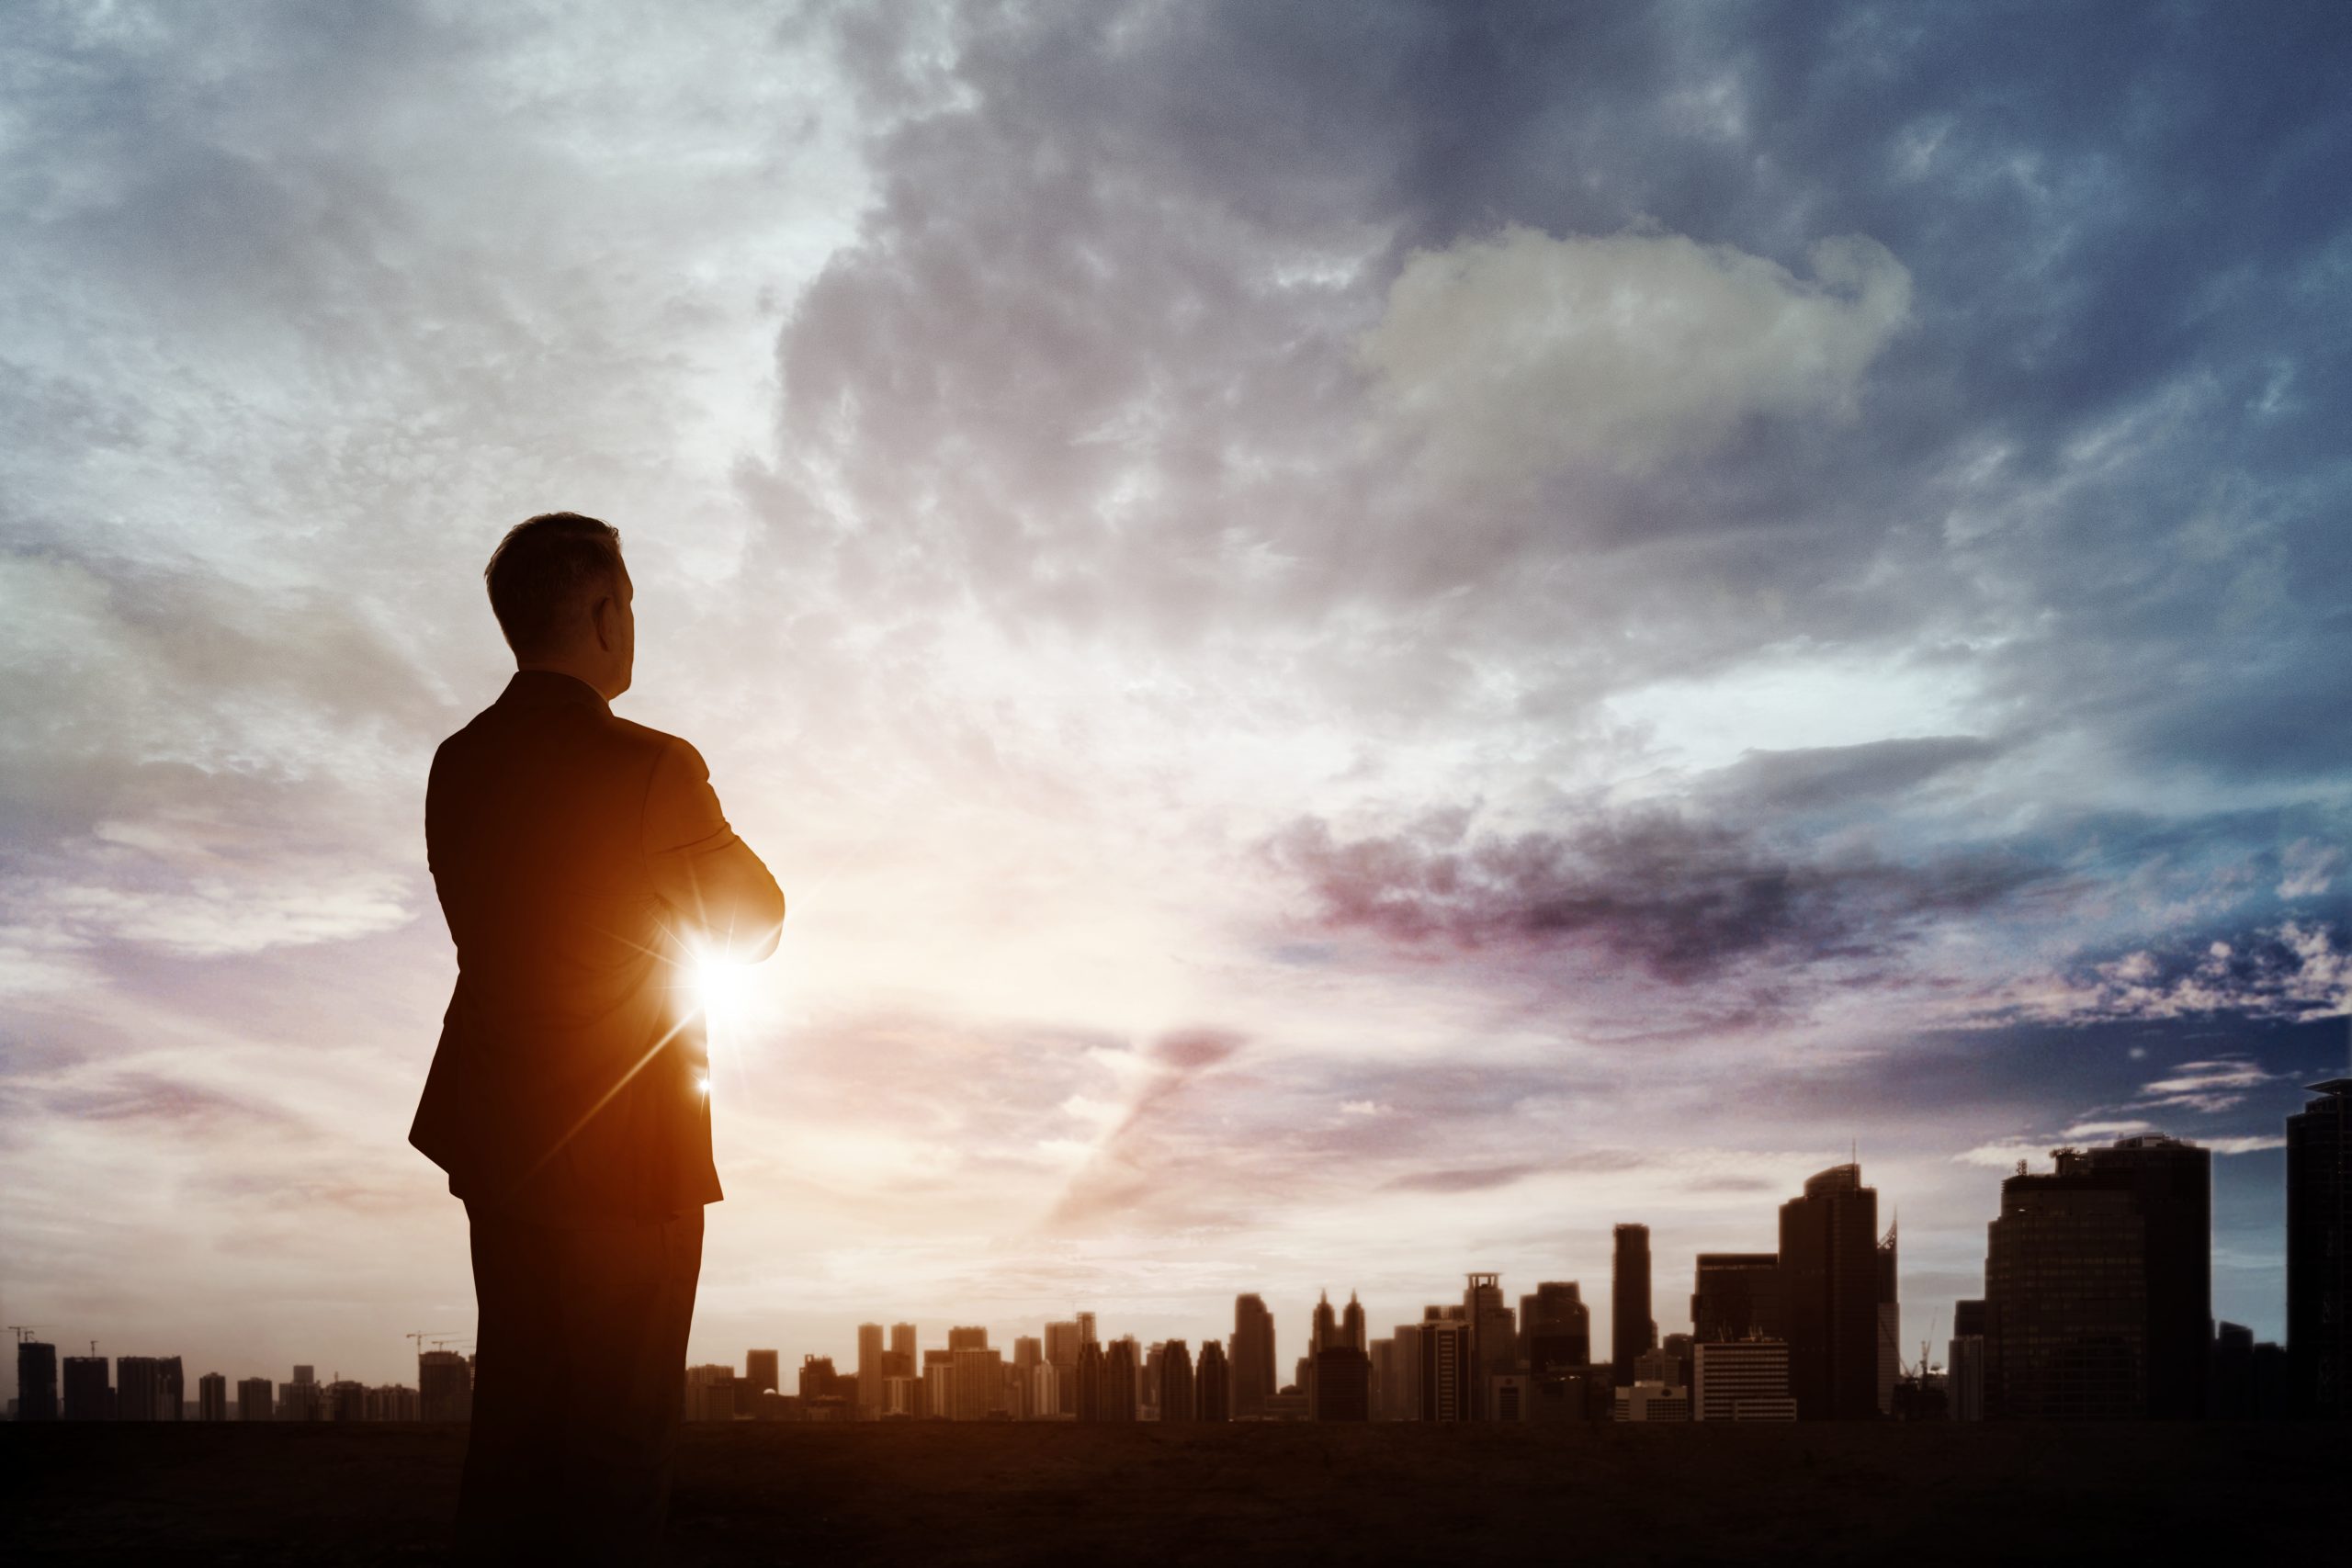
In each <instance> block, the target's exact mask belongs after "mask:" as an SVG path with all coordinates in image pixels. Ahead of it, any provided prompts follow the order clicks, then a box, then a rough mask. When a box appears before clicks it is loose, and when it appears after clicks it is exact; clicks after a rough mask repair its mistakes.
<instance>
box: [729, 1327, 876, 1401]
mask: <svg viewBox="0 0 2352 1568" xmlns="http://www.w3.org/2000/svg"><path fill="white" fill-rule="evenodd" d="M866 1326H867V1327H869V1328H870V1327H873V1325H871V1324H868V1325H866ZM857 1337H858V1340H859V1345H858V1354H859V1359H860V1366H859V1372H860V1376H859V1379H858V1400H859V1403H861V1404H863V1403H864V1402H865V1377H864V1375H863V1374H864V1371H865V1368H864V1357H865V1343H864V1341H865V1329H864V1328H861V1329H859V1330H858V1331H857ZM874 1337H875V1339H876V1345H877V1348H876V1351H875V1356H876V1359H877V1360H878V1359H880V1356H881V1351H880V1349H879V1348H878V1346H879V1342H880V1340H881V1337H882V1331H881V1330H880V1329H878V1328H876V1329H875V1332H874ZM782 1360H783V1357H782V1356H780V1355H778V1354H777V1353H776V1352H775V1351H774V1350H746V1351H744V1352H743V1381H744V1382H747V1383H749V1384H750V1385H751V1386H752V1388H753V1389H754V1390H761V1389H764V1390H766V1391H767V1392H768V1393H783V1392H784V1375H783V1371H782V1370H781V1367H780V1363H781V1362H782ZM875 1370H876V1374H877V1375H876V1378H875V1380H874V1383H875V1386H876V1388H877V1389H878V1388H879V1387H881V1385H882V1380H881V1377H880V1376H879V1375H878V1374H879V1372H880V1368H879V1367H876V1369H875Z"/></svg>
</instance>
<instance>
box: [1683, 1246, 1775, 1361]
mask: <svg viewBox="0 0 2352 1568" xmlns="http://www.w3.org/2000/svg"><path fill="white" fill-rule="evenodd" d="M1780 1306H1781V1255H1780V1254H1779V1253H1777V1252H1702V1253H1701V1254H1699V1266H1698V1279H1697V1281H1696V1283H1695V1285H1694V1286H1693V1288H1692V1290H1691V1338H1693V1339H1699V1340H1706V1339H1747V1338H1751V1337H1755V1338H1765V1339H1770V1338H1773V1337H1776V1336H1778V1335H1779V1333H1780V1332H1781V1313H1780Z"/></svg>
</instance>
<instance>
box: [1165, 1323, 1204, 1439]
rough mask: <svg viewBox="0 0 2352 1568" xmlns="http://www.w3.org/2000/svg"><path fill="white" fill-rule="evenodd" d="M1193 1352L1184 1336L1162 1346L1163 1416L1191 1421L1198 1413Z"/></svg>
mask: <svg viewBox="0 0 2352 1568" xmlns="http://www.w3.org/2000/svg"><path fill="white" fill-rule="evenodd" d="M1196 1392H1197V1391H1196V1390H1195V1389H1194V1387H1193V1352H1192V1350H1191V1349H1190V1348H1188V1347H1187V1346H1186V1345H1185V1343H1184V1342H1183V1341H1182V1339H1170V1340H1169V1341H1168V1342H1167V1343H1166V1344H1165V1345H1162V1346H1161V1347H1160V1348H1159V1418H1160V1419H1161V1420H1162V1421H1191V1420H1192V1419H1193V1417H1194V1416H1196V1415H1197V1414H1198V1412H1197V1410H1196V1408H1195V1406H1194V1404H1193V1396H1194V1394H1195V1393H1196Z"/></svg>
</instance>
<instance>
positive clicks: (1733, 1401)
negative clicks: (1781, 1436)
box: [1691, 1339, 1794, 1421]
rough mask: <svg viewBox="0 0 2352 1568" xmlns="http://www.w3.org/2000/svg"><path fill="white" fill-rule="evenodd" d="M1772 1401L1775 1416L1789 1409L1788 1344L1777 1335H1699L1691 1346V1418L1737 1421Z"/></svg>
mask: <svg viewBox="0 0 2352 1568" xmlns="http://www.w3.org/2000/svg"><path fill="white" fill-rule="evenodd" d="M1767 1400H1769V1401H1771V1402H1772V1403H1771V1404H1770V1410H1771V1411H1772V1413H1773V1414H1774V1415H1775V1416H1778V1415H1780V1414H1781V1413H1783V1412H1786V1413H1788V1414H1793V1413H1794V1407H1793V1405H1792V1404H1791V1403H1790V1397H1789V1347H1788V1345H1787V1343H1786V1342H1785V1341H1783V1340H1779V1339H1702V1340H1698V1341H1696V1342H1695V1343H1693V1344H1692V1345H1691V1419H1692V1420H1694V1421H1736V1420H1739V1419H1741V1416H1740V1405H1741V1404H1742V1403H1743V1402H1747V1404H1749V1405H1750V1414H1749V1415H1748V1416H1747V1419H1749V1420H1754V1419H1757V1416H1756V1414H1755V1412H1756V1411H1758V1410H1760V1409H1763V1408H1765V1407H1764V1406H1763V1405H1762V1404H1759V1403H1758V1402H1761V1401H1767Z"/></svg>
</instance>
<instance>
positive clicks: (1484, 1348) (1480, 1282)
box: [1462, 1274, 1519, 1421]
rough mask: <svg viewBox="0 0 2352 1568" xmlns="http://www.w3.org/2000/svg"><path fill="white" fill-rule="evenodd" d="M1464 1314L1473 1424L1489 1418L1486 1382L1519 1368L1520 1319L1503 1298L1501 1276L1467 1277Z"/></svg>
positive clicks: (1464, 1288) (1463, 1294)
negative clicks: (1467, 1324)
mask: <svg viewBox="0 0 2352 1568" xmlns="http://www.w3.org/2000/svg"><path fill="white" fill-rule="evenodd" d="M1462 1310H1463V1313H1464V1315H1465V1316H1466V1317H1467V1318H1468V1319H1469V1322H1470V1343H1471V1347H1472V1355H1473V1359H1474V1361H1475V1363H1476V1364H1475V1366H1474V1368H1473V1370H1472V1372H1471V1381H1472V1383H1473V1385H1474V1386H1473V1387H1472V1389H1471V1390H1470V1399H1471V1409H1472V1415H1471V1416H1470V1419H1471V1420H1474V1421H1478V1420H1484V1419H1485V1418H1486V1416H1485V1412H1486V1408H1487V1393H1486V1382H1487V1379H1488V1378H1494V1377H1502V1376H1506V1375H1508V1374H1509V1373H1510V1371H1512V1369H1514V1368H1515V1367H1517V1366H1518V1365H1519V1319H1518V1315H1517V1314H1514V1313H1513V1312H1512V1311H1511V1309H1510V1303H1509V1302H1507V1301H1505V1300H1504V1298H1503V1283H1502V1276H1501V1275H1499V1274H1471V1275H1467V1276H1465V1281H1464V1287H1463V1292H1462Z"/></svg>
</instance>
